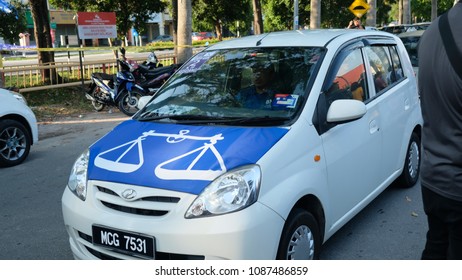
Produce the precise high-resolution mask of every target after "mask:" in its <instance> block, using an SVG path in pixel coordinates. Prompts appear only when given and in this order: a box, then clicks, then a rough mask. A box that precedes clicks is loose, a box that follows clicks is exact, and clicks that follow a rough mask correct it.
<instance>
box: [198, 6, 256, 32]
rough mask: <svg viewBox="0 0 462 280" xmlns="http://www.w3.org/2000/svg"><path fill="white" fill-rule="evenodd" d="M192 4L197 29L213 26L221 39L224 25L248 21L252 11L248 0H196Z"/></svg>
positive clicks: (203, 29) (201, 29)
mask: <svg viewBox="0 0 462 280" xmlns="http://www.w3.org/2000/svg"><path fill="white" fill-rule="evenodd" d="M192 5H193V11H192V15H193V26H194V28H196V30H197V31H205V30H210V29H209V28H213V29H214V31H215V33H216V34H217V37H218V39H219V40H222V38H223V32H222V31H223V27H224V25H226V24H229V25H231V26H234V23H235V22H236V21H246V20H247V19H248V13H249V11H250V5H249V1H248V0H194V1H193V2H192ZM228 29H229V27H228Z"/></svg>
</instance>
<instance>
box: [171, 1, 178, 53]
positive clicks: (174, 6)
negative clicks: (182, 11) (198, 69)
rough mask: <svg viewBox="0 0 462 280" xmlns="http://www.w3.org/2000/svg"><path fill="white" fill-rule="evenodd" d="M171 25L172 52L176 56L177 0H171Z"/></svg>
mask: <svg viewBox="0 0 462 280" xmlns="http://www.w3.org/2000/svg"><path fill="white" fill-rule="evenodd" d="M172 25H173V34H172V36H173V44H174V45H175V49H174V54H175V57H178V48H177V47H176V46H177V42H178V0H172Z"/></svg>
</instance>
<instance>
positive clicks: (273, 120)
mask: <svg viewBox="0 0 462 280" xmlns="http://www.w3.org/2000/svg"><path fill="white" fill-rule="evenodd" d="M290 120H292V118H291V117H271V116H264V117H251V118H237V119H234V120H233V121H232V122H233V123H234V124H239V125H263V126H266V125H274V124H279V123H285V122H287V121H290Z"/></svg>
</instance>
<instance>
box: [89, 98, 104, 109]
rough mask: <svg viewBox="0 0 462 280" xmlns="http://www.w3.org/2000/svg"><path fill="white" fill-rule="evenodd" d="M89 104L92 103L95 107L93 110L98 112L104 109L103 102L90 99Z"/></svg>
mask: <svg viewBox="0 0 462 280" xmlns="http://www.w3.org/2000/svg"><path fill="white" fill-rule="evenodd" d="M91 105H93V109H95V111H97V112H100V111H102V110H103V109H104V104H103V103H99V102H98V101H96V100H95V101H91Z"/></svg>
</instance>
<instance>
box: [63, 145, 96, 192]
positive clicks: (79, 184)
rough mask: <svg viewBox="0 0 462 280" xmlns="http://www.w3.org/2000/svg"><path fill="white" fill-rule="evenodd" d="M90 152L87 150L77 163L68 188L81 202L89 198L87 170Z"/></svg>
mask: <svg viewBox="0 0 462 280" xmlns="http://www.w3.org/2000/svg"><path fill="white" fill-rule="evenodd" d="M89 156H90V151H89V150H88V149H87V150H86V151H85V152H83V153H82V154H81V155H80V156H79V157H78V158H77V160H76V161H75V163H74V166H72V170H71V175H70V176H69V182H68V183H67V186H68V187H69V189H70V190H71V191H72V192H73V193H74V194H75V195H76V196H77V197H78V198H80V199H81V200H83V201H85V199H86V197H87V169H88V158H89Z"/></svg>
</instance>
